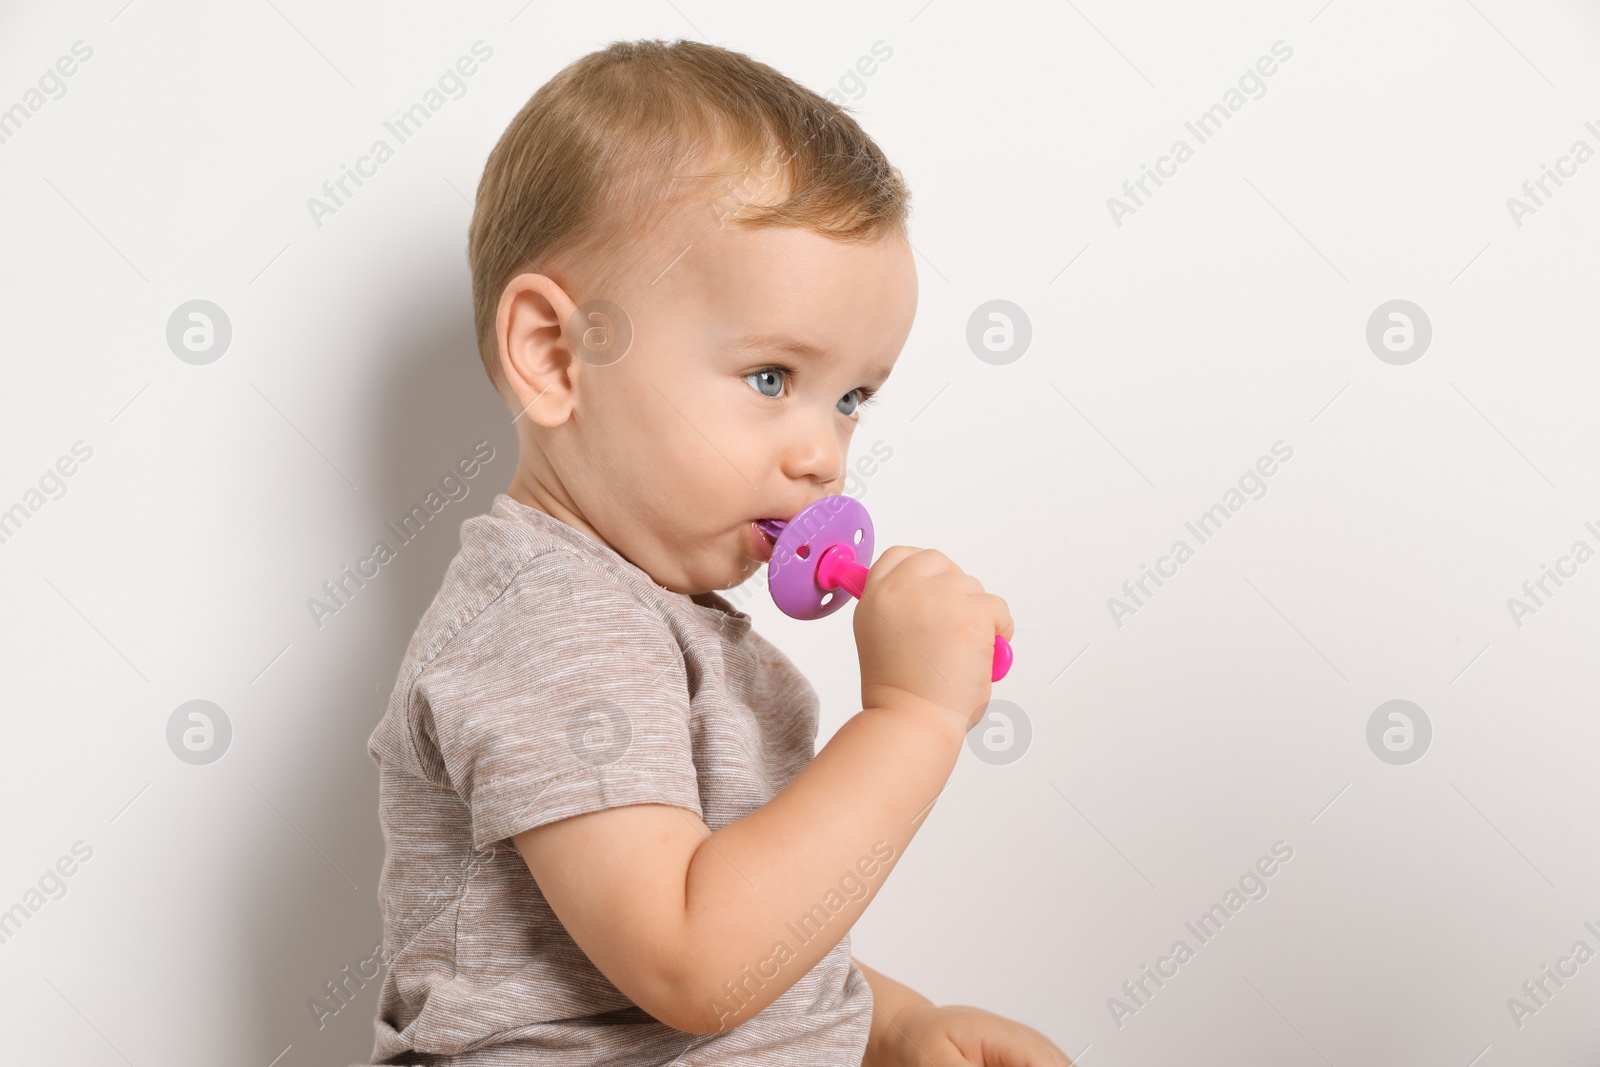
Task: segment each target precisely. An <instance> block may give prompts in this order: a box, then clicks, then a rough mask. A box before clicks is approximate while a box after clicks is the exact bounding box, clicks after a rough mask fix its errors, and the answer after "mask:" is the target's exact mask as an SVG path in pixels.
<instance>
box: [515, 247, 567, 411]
mask: <svg viewBox="0 0 1600 1067" xmlns="http://www.w3.org/2000/svg"><path fill="white" fill-rule="evenodd" d="M575 307H576V305H574V304H573V302H572V299H571V298H570V297H569V296H567V293H566V290H564V289H562V288H561V286H559V285H557V284H556V283H555V281H553V280H552V279H551V278H550V277H549V276H548V275H544V274H519V275H517V276H516V277H515V278H512V279H511V281H510V282H508V283H507V284H506V287H505V290H504V291H503V292H502V293H501V294H500V307H499V310H498V311H497V312H496V313H495V336H496V339H497V341H498V343H499V348H500V370H501V373H502V374H504V376H505V381H506V386H507V388H508V389H509V390H510V394H511V395H510V396H509V397H508V400H510V401H511V402H512V403H514V405H515V407H516V409H517V412H518V414H519V415H521V416H526V417H527V418H529V419H531V420H532V421H534V422H536V423H538V424H539V425H541V426H559V425H561V424H562V423H563V422H565V421H566V420H567V416H568V415H569V414H570V413H571V411H572V404H573V395H574V388H573V387H574V386H575V385H576V382H575V380H574V377H573V372H574V371H575V369H576V364H575V361H574V360H573V358H572V348H571V345H570V344H569V343H568V338H567V337H566V334H565V328H564V325H563V324H564V323H566V322H567V321H568V320H569V319H570V318H571V316H572V312H573V310H574V309H575Z"/></svg>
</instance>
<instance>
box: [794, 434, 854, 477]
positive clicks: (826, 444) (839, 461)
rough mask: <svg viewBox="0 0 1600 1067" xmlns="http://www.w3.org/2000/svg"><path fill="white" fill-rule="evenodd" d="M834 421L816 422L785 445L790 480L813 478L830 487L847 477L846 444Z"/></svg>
mask: <svg viewBox="0 0 1600 1067" xmlns="http://www.w3.org/2000/svg"><path fill="white" fill-rule="evenodd" d="M833 423H834V420H831V419H830V420H827V421H824V420H820V419H816V420H812V421H811V422H809V423H808V424H807V425H806V426H805V427H804V428H803V429H798V430H797V431H796V433H795V436H794V437H792V438H791V439H790V440H789V441H788V443H787V444H786V446H785V452H784V460H783V467H784V473H785V474H786V475H788V476H789V477H790V478H793V479H795V480H799V479H802V478H811V479H814V480H815V481H817V482H819V483H821V484H823V485H829V484H832V483H833V482H836V481H838V480H839V479H840V478H842V477H843V476H844V453H845V445H846V443H847V442H846V441H844V440H841V439H840V437H841V435H840V431H839V429H838V428H837V427H836V426H835V425H834V424H833Z"/></svg>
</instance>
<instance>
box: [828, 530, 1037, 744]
mask: <svg viewBox="0 0 1600 1067" xmlns="http://www.w3.org/2000/svg"><path fill="white" fill-rule="evenodd" d="M854 628H855V634H856V647H857V649H858V651H859V654H860V658H861V698H862V701H863V703H864V704H865V706H866V707H886V706H892V705H894V704H896V703H906V704H911V705H916V704H917V703H918V702H926V703H931V704H934V705H937V706H938V707H940V708H944V709H947V710H948V711H950V712H952V713H953V718H954V719H955V722H956V725H958V726H960V728H961V729H962V730H963V731H966V730H970V729H971V728H972V727H973V726H976V725H977V723H978V720H979V719H981V718H982V717H983V709H984V706H985V705H986V704H988V703H989V691H990V680H989V676H990V673H991V671H992V668H993V664H994V635H995V634H997V633H998V634H1001V635H1002V636H1004V637H1005V638H1006V639H1007V640H1010V639H1011V634H1012V630H1013V627H1012V624H1011V610H1010V608H1008V607H1007V606H1006V602H1005V601H1004V600H1002V599H1000V598H999V597H997V596H995V595H994V594H992V593H985V592H984V591H983V585H982V584H981V583H979V581H978V579H976V578H974V577H972V576H971V575H970V574H966V573H964V572H963V571H962V570H961V568H960V567H957V566H956V565H955V564H954V563H952V562H951V561H950V558H949V557H948V556H946V555H945V554H944V553H942V552H939V551H936V550H934V549H919V548H909V547H906V546H904V545H896V546H895V547H893V548H891V549H889V550H888V551H886V552H884V553H883V554H882V555H881V556H879V557H878V561H877V562H876V563H874V564H873V565H872V568H871V570H870V571H869V572H868V573H867V581H866V585H865V586H864V587H863V588H862V590H861V602H860V603H859V604H857V605H856V609H855V620H854Z"/></svg>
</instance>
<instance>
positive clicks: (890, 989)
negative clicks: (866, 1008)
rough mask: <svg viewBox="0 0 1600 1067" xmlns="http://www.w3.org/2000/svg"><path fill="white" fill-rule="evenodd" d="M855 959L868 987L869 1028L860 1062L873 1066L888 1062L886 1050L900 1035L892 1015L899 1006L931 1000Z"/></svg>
mask: <svg viewBox="0 0 1600 1067" xmlns="http://www.w3.org/2000/svg"><path fill="white" fill-rule="evenodd" d="M855 963H856V966H857V967H859V968H861V973H862V974H863V975H865V976H866V978H867V984H868V985H870V986H871V987H872V1029H871V1031H870V1032H869V1033H868V1034H867V1050H866V1055H865V1056H864V1057H863V1059H862V1061H861V1065H862V1067H873V1065H874V1064H878V1063H888V1062H891V1058H892V1057H891V1054H890V1053H889V1051H888V1050H889V1049H890V1048H893V1047H897V1043H898V1041H899V1039H900V1038H901V1036H902V1035H901V1034H900V1032H899V1031H898V1030H897V1029H896V1027H895V1026H894V1017H895V1016H896V1015H898V1014H899V1013H900V1009H902V1008H909V1007H911V1006H913V1005H920V1006H923V1007H930V1008H931V1007H933V1001H931V1000H929V999H928V998H927V997H925V996H923V995H922V994H921V993H918V992H917V991H916V990H915V989H912V988H911V987H910V986H908V985H905V984H903V983H901V982H896V981H895V980H894V979H893V978H890V977H889V976H888V975H886V974H879V973H878V972H877V971H875V970H873V969H872V968H871V967H868V966H867V965H866V964H865V963H862V962H861V961H860V960H856V961H855Z"/></svg>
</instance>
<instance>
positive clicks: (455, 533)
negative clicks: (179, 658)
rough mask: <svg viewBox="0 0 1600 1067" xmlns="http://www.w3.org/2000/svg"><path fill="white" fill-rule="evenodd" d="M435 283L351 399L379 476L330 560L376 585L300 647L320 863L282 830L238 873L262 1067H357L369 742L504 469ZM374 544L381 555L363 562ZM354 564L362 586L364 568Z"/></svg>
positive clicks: (366, 976) (369, 823)
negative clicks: (355, 531) (364, 520)
mask: <svg viewBox="0 0 1600 1067" xmlns="http://www.w3.org/2000/svg"><path fill="white" fill-rule="evenodd" d="M424 258H425V257H424ZM431 262H432V263H434V264H437V263H438V262H439V261H438V260H437V259H435V260H432V261H431ZM443 273H445V272H443V271H441V270H439V269H438V267H437V266H436V265H435V266H434V267H432V268H429V269H426V270H419V271H418V272H416V273H415V274H414V275H411V276H408V277H407V279H406V282H407V284H406V285H405V287H404V295H403V296H402V297H401V298H399V299H396V300H395V301H394V302H393V304H392V306H393V307H394V308H395V309H396V312H397V313H396V314H395V315H393V316H392V317H386V318H385V320H384V322H383V323H382V324H381V325H379V326H378V327H376V328H375V331H374V333H375V336H374V337H373V341H372V343H373V344H374V345H375V346H376V347H377V351H378V354H377V355H376V356H375V357H374V358H371V359H369V360H365V361H364V362H365V363H366V365H369V366H376V367H381V368H383V369H382V372H381V374H380V375H379V376H378V377H377V378H376V379H375V380H373V381H372V383H371V385H372V388H371V390H370V396H354V397H352V400H351V404H350V410H351V412H352V417H355V418H360V419H363V420H365V421H366V422H367V424H368V425H367V429H366V432H365V434H364V436H365V438H366V439H367V440H369V441H371V442H373V447H374V448H376V449H377V450H378V451H377V455H378V457H379V460H378V464H377V466H376V471H377V473H376V476H375V477H370V478H369V479H368V480H370V481H371V482H372V484H371V485H370V486H367V485H363V486H362V489H363V494H362V495H363V497H364V498H365V499H366V505H365V506H366V509H367V510H369V511H370V512H371V513H372V514H371V518H370V520H369V522H370V525H371V527H372V529H371V532H370V535H365V536H363V538H362V540H361V541H360V542H358V543H357V544H358V546H359V552H358V553H356V554H354V555H349V553H350V552H351V550H352V548H353V547H356V546H351V545H340V546H336V547H330V554H329V557H328V558H329V559H330V560H339V559H341V558H342V559H344V561H345V562H347V563H348V564H349V566H350V569H351V570H352V571H356V570H357V568H358V561H359V560H361V559H368V558H372V559H373V561H374V563H375V564H376V570H377V573H376V575H375V576H374V577H372V578H370V579H368V580H367V581H366V582H365V584H364V585H362V586H359V587H357V586H355V585H354V583H353V582H351V583H347V586H346V588H347V589H350V590H353V592H351V593H349V595H348V596H347V597H345V599H344V601H343V603H342V604H341V603H339V602H338V601H337V600H335V599H334V598H332V597H324V598H323V601H324V603H325V604H326V605H327V607H328V608H329V610H330V611H331V613H332V614H331V615H324V614H322V611H321V609H316V610H313V608H312V607H309V606H308V609H307V610H308V614H313V615H315V616H317V617H318V618H319V621H321V622H322V624H323V625H322V628H321V633H320V634H319V635H318V637H319V640H318V641H316V642H314V643H313V644H314V647H313V649H312V651H311V655H312V656H313V658H314V659H315V660H316V661H317V662H315V663H314V664H313V665H311V666H309V667H308V669H307V671H306V674H305V679H306V680H305V681H304V682H303V683H301V685H302V687H303V688H302V690H301V696H302V698H304V699H307V700H309V701H310V702H311V703H312V704H313V705H314V707H313V708H312V709H309V710H305V709H299V710H298V711H297V714H296V716H295V719H296V721H298V722H300V723H314V724H317V725H316V726H314V727H311V728H307V727H305V726H302V727H301V729H300V731H299V736H298V737H297V738H296V739H295V740H294V741H292V742H289V743H288V744H289V745H290V746H293V748H292V750H290V751H285V752H284V753H282V754H280V755H279V757H278V758H280V759H291V760H294V761H296V763H297V765H298V766H299V768H300V769H299V772H298V773H297V775H296V777H297V778H298V781H299V782H300V784H301V789H302V792H301V795H299V796H296V797H294V798H293V808H292V809H289V810H292V811H295V812H315V813H317V817H316V818H315V820H314V821H313V822H310V823H309V824H308V823H307V822H305V821H303V820H301V819H298V818H297V819H296V823H297V825H298V829H299V830H300V831H302V832H303V833H304V835H305V836H307V837H308V838H309V839H310V840H311V841H312V842H314V843H315V851H314V850H313V849H312V848H310V847H305V842H303V841H300V840H298V836H299V835H293V834H290V831H289V828H288V827H287V826H285V827H284V830H285V832H286V834H289V838H288V839H289V840H290V841H292V844H283V843H281V842H280V841H276V840H275V841H274V842H271V843H270V844H271V845H272V846H274V847H270V848H269V847H267V845H268V843H263V847H262V849H261V850H260V852H259V854H260V855H261V856H262V857H263V862H262V863H261V864H260V865H259V867H257V868H256V869H255V870H253V871H246V872H241V873H242V875H243V877H242V878H241V884H240V885H239V886H238V899H239V900H240V902H241V906H242V907H243V908H244V913H243V914H244V916H245V917H246V918H245V919H244V920H243V921H242V923H241V925H243V926H245V927H247V931H246V933H245V937H246V938H247V939H248V943H247V944H246V946H245V948H246V949H247V950H248V951H249V959H250V960H251V961H252V965H251V967H250V969H249V973H251V975H252V976H253V978H254V981H255V986H256V987H255V989H254V991H253V992H254V995H253V996H252V998H251V1001H252V1003H253V1004H255V1005H257V1007H256V1009H255V1012H254V1014H255V1018H256V1020H257V1025H258V1026H259V1028H260V1030H259V1033H257V1034H255V1035H252V1037H251V1038H249V1039H246V1040H244V1041H243V1042H242V1043H241V1047H243V1048H249V1049H252V1050H253V1049H270V1051H268V1052H267V1054H266V1057H265V1058H264V1059H262V1061H261V1062H262V1063H263V1064H265V1063H266V1062H267V1061H268V1060H270V1059H271V1058H272V1057H273V1056H276V1055H278V1054H279V1053H280V1052H282V1051H283V1050H284V1047H285V1046H286V1045H292V1049H291V1050H290V1051H288V1052H287V1054H285V1055H284V1056H283V1058H282V1060H281V1061H279V1062H278V1064H276V1065H275V1067H293V1065H296V1064H356V1063H362V1064H365V1063H367V1062H368V1057H369V1055H370V1052H371V1049H372V1037H373V1026H372V1023H373V1017H374V1015H375V1013H376V1010H377V1003H378V991H379V988H380V986H381V984H382V981H383V976H384V974H385V973H386V968H384V966H383V962H382V958H381V956H380V955H378V954H377V953H376V951H375V950H376V949H377V948H378V946H379V945H380V944H381V942H382V934H383V928H382V922H381V920H380V916H379V912H378V902H377V887H378V876H379V873H380V871H381V869H382V864H383V847H384V846H383V837H382V832H381V829H380V827H379V824H378V777H377V768H376V765H375V764H374V763H373V761H372V759H371V757H370V756H369V755H368V754H367V739H368V737H369V736H370V735H371V733H372V730H373V728H374V727H375V726H376V725H377V723H378V720H379V719H380V718H381V717H382V715H383V711H384V709H385V707H386V706H387V704H388V699H389V693H390V691H391V689H392V688H393V685H394V681H395V676H396V673H397V671H398V669H399V665H400V660H401V657H402V656H403V655H404V653H405V648H406V644H407V642H408V641H409V640H410V637H411V634H412V631H413V629H414V628H415V626H416V624H417V621H418V620H419V619H420V618H421V616H422V613H423V612H424V611H425V610H426V609H427V607H428V605H429V603H430V602H431V601H432V599H433V596H434V594H435V593H436V592H437V590H438V588H439V583H440V581H441V580H442V578H443V576H444V572H445V569H446V567H447V566H448V565H449V563H450V560H451V559H452V558H454V556H455V554H456V552H457V551H458V550H459V549H460V544H461V540H460V531H461V523H462V522H463V521H464V520H466V519H468V518H470V517H471V516H473V515H479V514H483V513H484V512H486V511H488V510H489V507H490V505H491V503H492V501H493V499H494V496H495V494H497V493H501V492H504V491H505V489H506V487H507V486H508V485H509V484H510V482H511V477H512V474H513V472H514V470H515V466H516V456H517V452H516V434H515V432H514V429H513V427H512V423H511V416H510V412H509V411H508V410H506V408H505V405H504V403H503V402H502V401H501V400H500V398H499V396H498V395H496V393H495V392H494V389H493V387H492V386H491V385H490V384H489V382H488V378H487V376H486V375H485V374H484V371H483V368H482V365H481V363H480V361H479V358H478V354H477V349H476V346H475V344H474V342H473V339H472V337H473V335H472V325H471V314H470V310H471V309H470V305H469V304H468V303H467V301H466V300H465V299H464V298H463V288H462V286H461V285H460V283H459V279H458V278H457V276H456V275H455V272H454V271H451V272H449V273H450V277H449V278H442V277H441V274H443ZM441 294H444V295H442V296H441ZM484 442H486V444H485V443H484ZM486 456H487V457H488V458H487V460H485V457H486ZM463 458H472V459H474V460H477V461H478V462H479V463H480V464H481V465H480V466H479V467H478V469H477V471H476V473H475V474H474V476H473V477H471V478H465V477H462V476H461V473H460V471H459V470H458V469H457V463H458V462H459V461H460V460H462V459H463ZM430 494H437V495H434V496H432V497H431V500H430ZM441 500H442V501H443V504H442V506H439V502H440V501H441ZM430 502H431V503H433V504H434V506H436V507H438V511H437V513H436V514H429V513H428V510H427V505H428V503H430ZM414 508H421V509H422V511H421V512H420V513H418V512H414V511H413V509H414ZM408 516H409V519H408ZM424 516H426V518H425V519H424ZM380 540H381V541H383V542H385V543H386V544H387V545H388V547H389V549H390V550H391V555H390V556H389V557H388V558H387V559H384V558H383V557H382V554H381V553H378V552H375V547H376V542H378V541H380ZM340 553H346V556H344V557H341V555H340ZM374 557H376V558H374ZM335 565H337V564H335ZM362 569H364V570H366V571H367V572H368V573H371V572H372V570H373V569H374V568H373V564H367V565H366V566H365V567H364V568H362ZM329 577H337V575H329ZM305 794H311V795H309V796H307V795H305ZM318 852H322V853H325V854H326V858H324V857H323V856H319V855H318ZM333 867H337V868H338V871H339V873H337V874H336V873H335V872H334V870H333ZM352 883H353V884H352ZM319 1004H320V1005H321V1006H320V1007H319V1006H318V1005H319Z"/></svg>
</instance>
